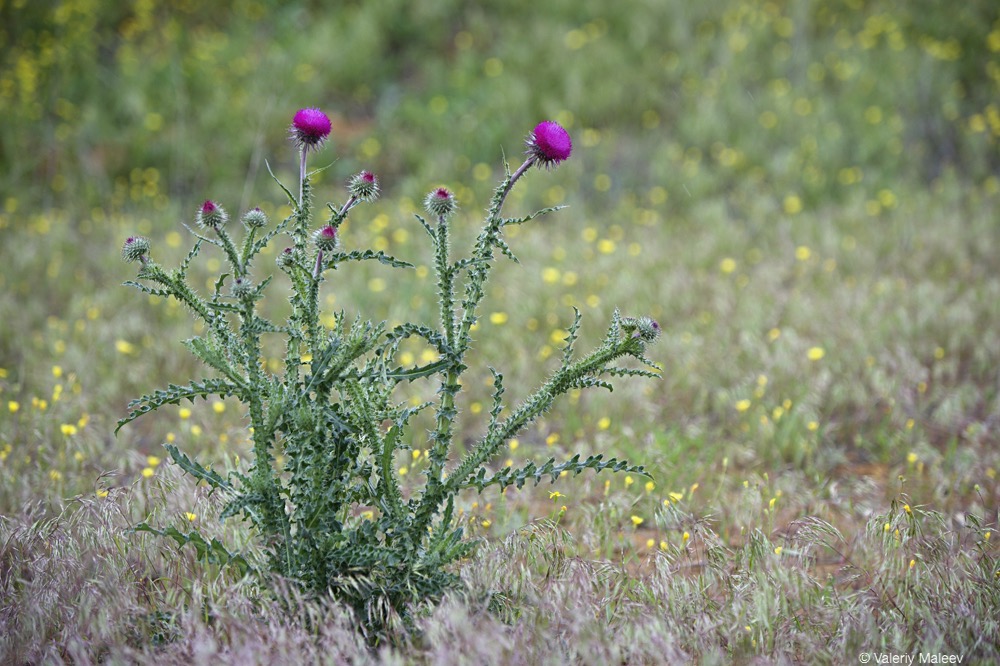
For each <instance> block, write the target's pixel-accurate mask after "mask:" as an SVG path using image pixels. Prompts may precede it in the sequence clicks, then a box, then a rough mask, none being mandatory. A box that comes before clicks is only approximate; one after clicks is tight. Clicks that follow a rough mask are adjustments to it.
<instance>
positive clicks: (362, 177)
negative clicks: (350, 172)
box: [347, 171, 379, 201]
mask: <svg viewBox="0 0 1000 666" xmlns="http://www.w3.org/2000/svg"><path fill="white" fill-rule="evenodd" d="M347 191H348V192H349V193H350V195H351V196H352V197H354V198H355V199H359V200H361V201H375V199H377V198H378V193H379V189H378V178H376V177H375V174H373V173H372V172H371V171H362V172H361V173H359V174H357V175H355V176H352V177H351V179H350V180H349V181H348V182H347Z"/></svg>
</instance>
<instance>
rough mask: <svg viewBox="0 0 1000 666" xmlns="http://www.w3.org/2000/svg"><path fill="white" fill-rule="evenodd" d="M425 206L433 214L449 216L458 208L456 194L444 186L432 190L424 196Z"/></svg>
mask: <svg viewBox="0 0 1000 666" xmlns="http://www.w3.org/2000/svg"><path fill="white" fill-rule="evenodd" d="M424 208H425V209H426V210H427V212H428V213H430V214H431V215H435V216H437V217H448V216H449V215H451V214H452V213H454V212H455V210H456V209H457V208H458V203H457V202H456V201H455V195H454V194H452V193H451V192H449V191H448V190H447V189H445V188H443V187H439V188H437V189H436V190H433V191H432V192H430V193H429V194H428V195H427V196H426V197H424Z"/></svg>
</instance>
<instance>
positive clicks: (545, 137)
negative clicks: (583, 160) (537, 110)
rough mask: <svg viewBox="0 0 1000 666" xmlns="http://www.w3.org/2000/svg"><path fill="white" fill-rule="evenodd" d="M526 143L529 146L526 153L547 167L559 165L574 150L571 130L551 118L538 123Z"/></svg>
mask: <svg viewBox="0 0 1000 666" xmlns="http://www.w3.org/2000/svg"><path fill="white" fill-rule="evenodd" d="M525 145H527V146H528V150H527V151H525V154H526V155H528V157H529V158H533V159H534V160H535V162H537V163H538V164H540V165H541V166H544V167H545V168H546V169H550V168H552V167H554V166H556V165H558V164H559V163H560V162H562V161H563V160H565V159H567V158H568V157H569V156H570V153H572V152H573V141H572V140H571V139H570V138H569V132H567V131H566V130H565V129H563V127H562V125H560V124H559V123H557V122H554V121H551V120H545V121H543V122H540V123H538V124H537V125H536V126H535V129H534V130H533V131H532V132H531V134H529V135H528V138H527V139H526V140H525Z"/></svg>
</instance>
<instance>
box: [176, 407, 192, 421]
mask: <svg viewBox="0 0 1000 666" xmlns="http://www.w3.org/2000/svg"><path fill="white" fill-rule="evenodd" d="M177 415H178V416H180V417H181V420H182V421H186V420H187V419H189V418H191V410H190V409H188V408H187V407H181V408H180V410H179V411H178V412H177Z"/></svg>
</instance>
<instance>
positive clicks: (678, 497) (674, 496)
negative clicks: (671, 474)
mask: <svg viewBox="0 0 1000 666" xmlns="http://www.w3.org/2000/svg"><path fill="white" fill-rule="evenodd" d="M669 497H670V499H672V500H673V501H675V502H680V501H681V500H682V499H684V493H669Z"/></svg>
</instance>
